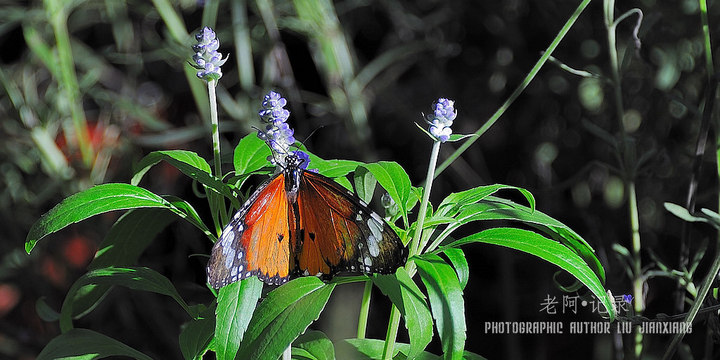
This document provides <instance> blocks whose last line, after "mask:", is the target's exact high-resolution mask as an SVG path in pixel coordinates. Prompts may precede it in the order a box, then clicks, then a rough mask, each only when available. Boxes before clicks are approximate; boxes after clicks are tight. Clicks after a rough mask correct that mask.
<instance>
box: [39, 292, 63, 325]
mask: <svg viewBox="0 0 720 360" xmlns="http://www.w3.org/2000/svg"><path fill="white" fill-rule="evenodd" d="M35 312H36V313H37V314H38V316H39V317H40V319H42V320H43V321H46V322H54V321H58V319H60V313H58V312H57V311H55V309H53V308H51V307H50V305H48V303H47V302H45V297H44V296H42V297H40V298H38V299H37V301H36V302H35Z"/></svg>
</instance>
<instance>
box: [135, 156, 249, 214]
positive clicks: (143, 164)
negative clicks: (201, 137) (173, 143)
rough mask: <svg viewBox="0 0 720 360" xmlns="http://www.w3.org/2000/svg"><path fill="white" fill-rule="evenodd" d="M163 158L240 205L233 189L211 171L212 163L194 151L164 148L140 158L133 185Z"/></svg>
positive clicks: (236, 205)
mask: <svg viewBox="0 0 720 360" xmlns="http://www.w3.org/2000/svg"><path fill="white" fill-rule="evenodd" d="M163 160H164V161H166V162H168V163H169V164H170V165H172V166H174V167H175V168H177V169H178V170H180V172H182V173H183V174H185V175H187V176H188V177H190V178H191V179H193V180H195V181H197V182H199V183H201V184H203V185H205V187H206V188H207V189H212V190H214V191H215V192H217V193H219V194H221V195H223V196H225V197H226V198H228V199H230V201H231V202H232V204H233V206H235V207H237V208H239V207H240V203H239V201H238V199H237V196H235V194H234V193H233V191H232V189H231V188H230V187H229V186H228V185H227V184H225V183H224V182H222V181H221V180H220V179H218V178H217V177H215V176H213V175H212V174H211V171H210V165H209V164H208V163H207V161H205V159H203V158H201V157H200V156H199V155H198V154H196V153H194V152H192V151H186V150H163V151H153V152H151V153H150V154H148V155H146V156H145V157H144V158H143V159H142V160H140V163H138V165H137V169H138V170H137V171H136V172H135V175H134V176H133V177H132V179H131V180H130V183H131V184H133V185H137V184H139V183H140V180H142V178H143V176H144V175H145V173H147V172H148V170H150V168H151V167H153V166H154V165H155V164H157V163H159V162H160V161H163Z"/></svg>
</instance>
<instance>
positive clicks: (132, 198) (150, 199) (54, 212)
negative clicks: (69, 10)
mask: <svg viewBox="0 0 720 360" xmlns="http://www.w3.org/2000/svg"><path fill="white" fill-rule="evenodd" d="M148 207H156V208H173V207H172V205H171V204H170V203H169V202H167V201H166V200H165V199H163V198H161V197H160V196H157V195H155V194H153V193H152V192H150V191H148V190H145V189H143V188H141V187H137V186H133V185H128V184H119V183H111V184H103V185H97V186H94V187H91V188H89V189H87V190H85V191H82V192H79V193H77V194H75V195H72V196H70V197H68V198H67V199H65V200H63V201H62V202H61V203H60V204H58V205H56V206H55V207H54V208H52V209H51V210H50V211H48V212H47V213H45V214H44V215H43V216H42V217H40V219H39V220H38V221H36V222H35V223H34V224H33V225H32V227H31V228H30V232H29V233H28V235H27V238H26V239H25V251H27V252H28V253H30V251H32V249H33V248H34V247H35V244H36V243H37V242H38V241H39V240H40V239H42V238H43V237H45V236H46V235H48V234H51V233H53V232H56V231H58V230H60V229H62V228H64V227H66V226H68V225H70V224H73V223H76V222H79V221H81V220H85V219H87V218H89V217H91V216H94V215H98V214H102V213H106V212H109V211H114V210H127V209H133V208H148ZM173 210H175V209H173Z"/></svg>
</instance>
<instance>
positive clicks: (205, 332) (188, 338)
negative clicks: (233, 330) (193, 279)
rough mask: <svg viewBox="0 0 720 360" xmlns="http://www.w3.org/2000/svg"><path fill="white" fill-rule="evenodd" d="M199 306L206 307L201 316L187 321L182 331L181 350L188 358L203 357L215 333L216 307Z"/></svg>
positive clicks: (190, 359)
mask: <svg viewBox="0 0 720 360" xmlns="http://www.w3.org/2000/svg"><path fill="white" fill-rule="evenodd" d="M199 306H202V307H203V308H204V309H203V310H202V311H200V316H199V317H198V318H197V319H192V320H190V321H188V322H186V323H185V324H184V325H183V326H182V330H181V331H180V338H179V341H180V351H181V352H182V354H183V357H184V358H185V359H187V360H196V359H198V360H199V359H202V356H203V354H205V352H207V348H208V346H209V345H210V342H211V341H212V339H213V334H214V333H215V307H214V306H211V307H209V308H205V306H203V305H199Z"/></svg>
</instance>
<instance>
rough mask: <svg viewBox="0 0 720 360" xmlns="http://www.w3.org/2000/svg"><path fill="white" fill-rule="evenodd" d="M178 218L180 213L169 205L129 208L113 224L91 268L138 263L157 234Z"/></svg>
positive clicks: (89, 267)
mask: <svg viewBox="0 0 720 360" xmlns="http://www.w3.org/2000/svg"><path fill="white" fill-rule="evenodd" d="M176 219H177V215H175V214H173V213H172V212H169V211H167V210H165V209H157V208H145V209H133V210H131V211H128V212H127V213H125V214H123V215H122V216H121V217H120V218H119V219H118V220H117V221H116V222H115V224H113V226H112V227H111V228H110V231H108V233H107V235H106V236H105V239H104V240H103V241H102V242H101V243H100V246H99V247H98V251H97V253H96V254H95V258H94V259H93V261H92V262H91V263H90V265H88V270H95V269H99V268H104V267H110V266H116V267H123V266H130V265H135V264H136V263H137V260H138V258H139V257H140V255H141V254H142V253H143V251H145V249H146V248H147V247H148V246H149V245H150V244H151V243H152V241H153V240H154V239H155V237H156V236H157V235H158V234H159V233H160V232H161V231H162V230H163V229H165V228H166V227H167V226H168V225H170V223H172V222H173V221H175V220H176Z"/></svg>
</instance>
